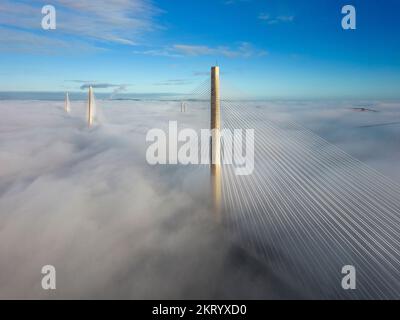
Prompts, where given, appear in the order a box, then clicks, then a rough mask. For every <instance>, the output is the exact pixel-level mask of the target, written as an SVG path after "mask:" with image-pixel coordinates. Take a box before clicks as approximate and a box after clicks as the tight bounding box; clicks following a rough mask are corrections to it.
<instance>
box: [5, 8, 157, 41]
mask: <svg viewBox="0 0 400 320" xmlns="http://www.w3.org/2000/svg"><path fill="white" fill-rule="evenodd" d="M51 4H52V5H53V6H54V7H55V8H56V12H57V15H56V17H57V29H56V30H52V31H46V32H45V31H43V30H42V29H41V20H42V17H43V15H42V13H41V7H42V5H43V3H39V1H32V2H31V3H29V4H28V3H26V2H25V1H19V0H13V1H10V0H2V3H1V4H0V25H2V28H4V29H6V30H12V31H13V32H14V33H15V34H17V33H20V35H19V36H17V37H16V40H14V41H13V40H12V39H11V38H10V39H9V41H11V47H21V46H22V45H21V36H24V37H25V36H28V35H27V33H30V34H31V35H32V36H33V35H34V36H36V38H37V39H38V40H39V41H38V43H37V44H36V45H35V47H38V48H43V47H44V45H45V44H46V41H47V39H48V38H52V39H54V38H57V39H58V41H60V42H61V41H62V42H63V43H64V45H66V44H68V43H71V39H70V38H71V37H72V38H73V39H76V40H79V41H81V42H86V43H87V44H92V43H93V42H103V43H110V42H111V43H117V44H122V45H135V44H136V42H137V40H138V39H139V38H140V37H141V36H142V34H143V33H145V32H149V31H152V30H155V29H157V28H159V26H158V25H157V24H156V23H155V22H154V17H155V16H156V15H158V14H160V13H161V12H162V11H161V10H160V9H158V8H156V7H155V6H154V5H153V4H152V2H151V1H150V0H96V1H91V0H79V1H68V0H52V1H51ZM64 37H68V42H67V41H65V40H63V39H64ZM49 46H50V47H51V43H50V45H49ZM49 46H45V47H46V49H48V47H49ZM2 48H3V46H2Z"/></svg>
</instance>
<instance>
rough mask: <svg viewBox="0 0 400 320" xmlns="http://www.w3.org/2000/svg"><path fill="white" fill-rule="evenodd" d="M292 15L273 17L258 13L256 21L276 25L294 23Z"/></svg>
mask: <svg viewBox="0 0 400 320" xmlns="http://www.w3.org/2000/svg"><path fill="white" fill-rule="evenodd" d="M294 18H295V17H294V16H293V15H280V16H276V17H273V16H271V15H270V14H268V13H263V12H262V13H260V14H259V15H258V19H259V20H261V21H263V22H265V23H267V24H278V23H290V22H293V21H294Z"/></svg>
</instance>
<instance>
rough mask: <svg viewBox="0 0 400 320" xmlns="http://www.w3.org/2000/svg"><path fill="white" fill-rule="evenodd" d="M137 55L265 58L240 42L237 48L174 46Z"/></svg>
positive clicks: (259, 51) (263, 52) (261, 52)
mask: <svg viewBox="0 0 400 320" xmlns="http://www.w3.org/2000/svg"><path fill="white" fill-rule="evenodd" d="M134 53H136V54H144V55H153V56H166V57H185V56H223V57H227V58H249V57H254V56H258V57H260V56H265V55H267V54H268V52H267V51H265V50H260V49H257V48H255V47H254V46H253V45H252V44H250V43H248V42H240V43H238V45H237V46H236V47H229V46H217V47H210V46H206V45H191V44H174V45H172V46H169V47H164V48H161V49H156V50H147V51H134Z"/></svg>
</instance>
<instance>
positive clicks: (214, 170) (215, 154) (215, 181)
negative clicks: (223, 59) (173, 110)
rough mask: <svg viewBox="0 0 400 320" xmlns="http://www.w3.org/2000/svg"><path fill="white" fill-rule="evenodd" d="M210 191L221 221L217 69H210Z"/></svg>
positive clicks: (219, 120) (219, 117) (219, 124)
mask: <svg viewBox="0 0 400 320" xmlns="http://www.w3.org/2000/svg"><path fill="white" fill-rule="evenodd" d="M211 130H212V131H211V132H212V133H211V190H212V206H213V211H214V214H215V216H216V218H217V220H218V221H220V220H221V195H222V190H221V188H222V181H221V100H220V82H219V67H217V66H216V67H212V68H211Z"/></svg>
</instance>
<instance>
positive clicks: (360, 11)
mask: <svg viewBox="0 0 400 320" xmlns="http://www.w3.org/2000/svg"><path fill="white" fill-rule="evenodd" d="M46 4H51V5H54V7H55V8H56V10H57V29H56V30H43V29H42V28H41V19H42V17H43V15H42V13H41V8H42V6H43V5H46ZM346 4H352V5H354V6H355V8H356V10H357V30H343V29H342V27H341V19H342V17H343V15H342V14H341V8H342V7H343V6H344V5H346ZM399 14H400V2H399V1H397V0H381V1H378V0H368V1H365V0H364V1H362V0H348V1H339V0H308V1H301V0H298V1H297V0H291V1H289V0H268V1H267V0H258V1H257V0H201V1H200V0H191V1H187V0H159V1H148V0H108V1H107V0H97V1H90V0H79V1H74V0H71V1H66V0H53V1H51V0H47V1H37V0H34V1H32V0H31V1H15V0H2V2H1V5H0V61H1V62H0V66H1V68H0V91H67V90H68V91H80V90H81V87H82V88H84V86H85V85H87V84H88V83H90V84H95V85H97V86H98V87H99V88H97V90H98V91H101V92H113V91H115V92H119V93H122V92H124V93H158V92H167V93H168V92H172V93H185V92H189V91H191V90H192V89H193V88H194V87H196V85H198V84H199V83H201V82H202V81H203V80H204V79H205V78H206V77H207V75H206V74H207V72H208V70H209V68H210V66H211V65H213V64H215V63H216V61H218V64H219V65H220V66H221V69H222V72H223V75H222V76H223V80H224V82H223V83H228V84H229V85H232V87H235V88H238V90H240V91H243V92H245V93H247V94H248V95H251V96H252V97H257V98H365V99H371V98H376V99H382V98H390V99H392V98H400V94H399V92H400V90H399V85H400V37H399V33H400V32H399V31H400V19H398V15H399Z"/></svg>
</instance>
